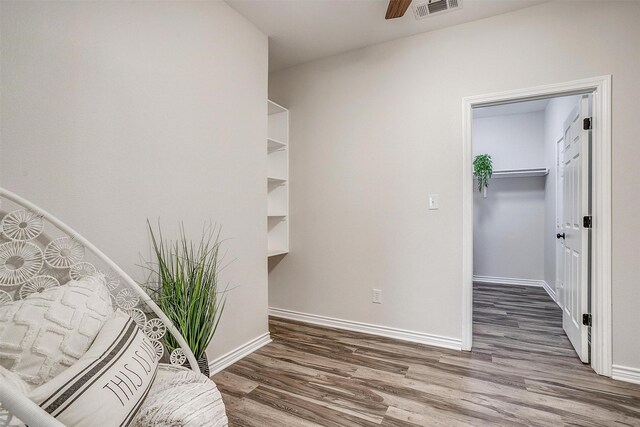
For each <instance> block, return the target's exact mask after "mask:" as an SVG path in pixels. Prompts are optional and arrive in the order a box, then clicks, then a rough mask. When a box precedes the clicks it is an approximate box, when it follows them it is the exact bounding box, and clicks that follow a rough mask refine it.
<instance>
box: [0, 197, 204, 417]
mask: <svg viewBox="0 0 640 427" xmlns="http://www.w3.org/2000/svg"><path fill="white" fill-rule="evenodd" d="M1 199H5V200H9V201H11V202H12V203H14V204H15V205H17V206H18V207H20V208H21V209H24V210H25V211H24V212H23V211H19V212H18V211H15V212H18V213H17V214H16V215H18V216H19V215H20V214H22V215H24V214H29V213H33V214H36V215H37V216H38V217H41V218H42V219H43V220H46V221H47V222H48V223H49V224H51V225H52V226H54V227H55V228H56V229H58V230H59V231H60V232H62V233H63V234H64V235H66V237H69V238H71V240H72V241H73V242H77V243H78V244H80V245H82V246H83V247H84V248H85V249H87V250H89V251H90V252H91V253H92V254H93V256H95V257H96V258H97V259H98V260H99V261H100V262H101V263H103V264H104V265H105V266H106V267H107V268H108V269H111V270H112V271H113V273H114V274H116V275H117V276H118V279H119V282H120V285H116V286H120V288H121V289H120V292H121V293H120V294H118V296H120V299H124V298H125V297H127V296H129V297H131V298H134V299H135V298H136V297H137V298H138V299H139V301H140V302H141V303H144V304H145V305H146V306H147V307H148V308H149V309H151V311H153V314H155V315H156V316H157V320H156V319H150V320H146V316H145V315H144V313H142V312H141V311H140V310H138V312H139V313H141V315H142V317H143V318H144V320H143V322H144V325H141V326H147V325H151V326H154V331H155V330H156V329H157V328H156V326H158V327H161V326H160V325H159V324H158V321H160V322H161V323H162V325H163V326H164V327H165V328H166V330H167V331H168V332H169V333H171V334H172V335H173V337H174V338H175V340H176V341H177V342H178V344H179V345H180V349H176V350H174V351H173V352H172V353H171V357H170V360H171V363H172V364H176V365H181V364H182V363H184V362H185V361H187V362H188V363H189V365H190V367H191V369H192V370H193V371H195V372H200V369H199V367H198V362H197V360H196V358H195V356H194V355H193V353H192V352H191V349H190V348H189V346H188V345H187V342H186V341H185V339H184V337H183V336H182V335H181V334H180V332H179V331H178V329H177V328H176V327H175V326H174V325H173V323H172V322H171V320H169V318H168V317H167V316H166V315H165V314H164V313H163V312H162V310H161V309H160V307H158V305H157V304H156V303H155V302H154V301H153V299H152V298H151V297H150V296H149V295H148V294H147V293H146V292H145V291H144V290H143V289H142V288H141V287H140V286H139V285H138V284H137V283H136V282H135V281H134V280H133V279H132V278H131V277H130V276H129V275H128V274H127V273H125V272H124V271H123V270H122V269H121V268H120V267H119V266H118V265H117V264H116V263H114V262H113V261H112V260H111V259H110V258H109V257H107V256H106V255H105V254H104V253H103V252H102V251H100V249H98V248H97V247H95V246H94V245H93V244H92V243H91V242H89V241H88V240H87V239H85V238H84V237H82V236H81V235H80V234H78V233H76V232H75V231H74V230H73V229H72V228H71V227H69V226H67V225H66V224H65V223H64V222H62V221H61V220H59V219H58V218H56V217H55V216H53V215H52V214H50V213H49V212H47V211H45V210H44V209H41V208H40V207H38V206H36V205H34V204H33V203H31V202H29V201H28V200H25V199H23V198H22V197H20V196H18V195H16V194H14V193H12V192H10V191H8V190H6V189H3V188H0V200H1ZM7 214H8V213H5V215H7ZM15 230H16V234H19V233H22V234H23V235H24V234H27V238H25V239H18V240H29V238H30V236H29V235H28V234H29V233H28V230H27V229H26V228H23V229H15ZM5 234H6V233H5ZM54 242H55V240H52V241H51V242H50V244H52V243H54ZM48 246H49V245H47V247H48ZM45 256H46V255H45ZM79 264H82V263H78V265H79ZM84 264H88V263H84ZM88 266H91V267H93V266H92V265H91V264H88ZM70 267H72V266H70ZM83 267H84V266H83ZM78 270H80V267H79V268H78ZM70 275H71V272H70ZM16 280H18V279H16ZM21 283H22V282H21ZM33 285H34V286H36V285H37V284H33ZM123 285H124V286H123ZM5 286H6V285H5ZM16 286H17V285H16ZM23 286H24V285H23ZM114 289H115V287H114V288H113V289H110V290H114ZM123 289H124V290H126V289H129V290H130V291H133V293H134V294H131V292H130V291H125V292H124V293H122V291H123ZM2 292H4V291H2ZM15 292H16V294H18V291H17V290H16V291H15ZM4 294H6V295H5V297H6V298H8V297H9V296H8V295H9V294H8V293H7V292H4ZM4 294H3V295H4ZM3 295H0V303H1V301H2V297H3ZM134 295H135V297H134ZM112 299H113V300H114V301H115V300H117V299H118V297H116V298H113V296H112ZM136 301H137V300H136ZM118 305H120V306H121V308H125V309H126V308H133V307H127V306H126V304H118ZM135 305H137V304H134V306H135ZM123 306H124V307H123ZM144 329H147V328H144ZM145 332H147V335H148V336H149V333H148V331H145ZM152 339H153V337H152ZM159 339H160V338H158V337H156V340H155V341H154V344H155V345H161V344H160V343H159ZM163 351H164V349H163V348H162V351H160V350H159V356H160V354H162V352H163ZM0 403H2V406H3V407H4V409H6V410H7V411H9V412H10V413H11V414H13V415H14V416H16V417H18V418H19V419H20V420H21V421H22V422H24V423H25V424H27V425H33V426H43V427H60V426H63V424H62V423H60V422H59V421H57V420H56V419H55V418H53V417H52V416H51V415H49V414H48V413H47V412H45V411H44V410H43V409H42V408H40V407H39V406H38V405H36V404H35V403H34V402H32V401H31V400H29V399H28V398H27V397H26V396H25V395H23V394H22V393H20V392H18V391H17V390H13V389H12V388H11V387H10V386H9V385H8V384H7V383H6V381H3V380H2V379H0Z"/></svg>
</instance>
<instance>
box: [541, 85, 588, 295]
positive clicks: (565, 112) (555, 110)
mask: <svg viewBox="0 0 640 427" xmlns="http://www.w3.org/2000/svg"><path fill="white" fill-rule="evenodd" d="M579 100H580V97H579V96H565V97H561V98H553V99H551V100H549V104H547V108H546V109H545V112H544V113H545V115H544V123H545V127H544V147H545V148H544V155H545V159H546V160H545V161H546V163H547V165H555V164H556V162H557V159H556V157H557V153H556V150H557V143H558V140H559V139H560V138H562V136H563V127H564V121H565V119H566V118H567V117H568V116H569V114H570V113H571V110H572V109H573V108H574V107H575V106H576V105H577V104H578V101H579ZM557 180H558V170H557V168H556V167H550V166H549V175H547V179H546V193H545V211H544V253H545V260H544V279H545V281H546V282H547V284H548V285H549V287H550V288H551V289H552V290H553V291H555V292H556V298H561V295H559V294H558V289H557V285H558V284H557V283H556V245H557V239H556V237H555V235H556V233H557V231H558V230H557V227H556V198H557V188H556V186H557Z"/></svg>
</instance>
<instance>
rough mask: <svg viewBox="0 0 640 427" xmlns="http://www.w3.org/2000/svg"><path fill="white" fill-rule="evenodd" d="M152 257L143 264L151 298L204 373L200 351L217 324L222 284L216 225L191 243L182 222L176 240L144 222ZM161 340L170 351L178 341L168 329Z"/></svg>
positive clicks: (221, 308) (222, 302) (223, 300)
mask: <svg viewBox="0 0 640 427" xmlns="http://www.w3.org/2000/svg"><path fill="white" fill-rule="evenodd" d="M147 225H148V227H149V234H150V236H151V243H152V245H153V252H154V255H155V261H154V262H151V263H149V265H150V266H149V269H150V271H151V278H150V283H149V285H150V286H149V287H150V288H151V290H152V292H151V294H152V295H153V299H154V300H155V301H156V303H157V304H158V306H159V307H160V309H162V311H163V312H164V313H165V314H166V315H167V317H169V319H170V320H171V321H172V322H173V324H174V325H175V327H176V328H177V329H178V331H180V333H181V334H182V336H183V337H184V339H185V340H186V342H187V344H188V345H189V348H190V349H191V351H192V352H193V355H194V356H195V358H196V359H198V364H199V365H200V369H201V370H202V371H203V373H205V374H208V373H207V372H205V370H206V371H208V366H207V360H206V352H205V350H206V349H207V347H208V346H209V344H210V343H211V340H212V339H213V336H214V334H215V332H216V330H217V328H218V324H219V323H220V319H221V317H222V313H223V311H224V307H225V303H226V292H227V287H225V288H224V289H221V288H220V285H219V273H220V270H221V266H220V261H221V257H220V246H221V241H220V227H213V226H209V227H205V228H204V229H203V232H202V236H201V237H200V239H199V240H198V241H196V242H193V241H190V240H189V239H187V237H186V234H185V231H184V225H181V227H180V235H179V237H178V239H177V240H175V241H172V240H165V239H164V237H163V235H162V230H161V229H160V226H159V225H158V234H157V236H156V234H155V233H154V232H153V229H152V227H151V224H150V223H149V221H147ZM164 344H165V345H166V347H167V348H168V349H169V351H173V350H174V349H176V348H179V347H180V345H179V344H178V342H177V341H176V340H175V338H174V337H173V336H172V335H171V334H166V335H165V337H164Z"/></svg>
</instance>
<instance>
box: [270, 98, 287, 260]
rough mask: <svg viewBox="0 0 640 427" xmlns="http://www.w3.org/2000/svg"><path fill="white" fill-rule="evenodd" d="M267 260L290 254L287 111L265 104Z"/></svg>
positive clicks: (272, 104)
mask: <svg viewBox="0 0 640 427" xmlns="http://www.w3.org/2000/svg"><path fill="white" fill-rule="evenodd" d="M267 105H268V123H269V125H268V134H267V256H268V257H271V256H277V255H284V254H287V253H288V252H289V221H288V220H289V111H288V110H287V109H286V108H284V107H282V106H280V105H278V104H276V103H275V102H272V101H268V102H267Z"/></svg>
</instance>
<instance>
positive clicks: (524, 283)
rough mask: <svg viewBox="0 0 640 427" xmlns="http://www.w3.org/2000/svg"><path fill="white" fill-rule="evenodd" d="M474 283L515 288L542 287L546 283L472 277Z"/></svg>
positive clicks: (541, 281) (506, 278)
mask: <svg viewBox="0 0 640 427" xmlns="http://www.w3.org/2000/svg"><path fill="white" fill-rule="evenodd" d="M473 281H474V282H476V283H494V284H496V285H516V286H538V287H543V286H544V285H546V284H547V283H546V282H545V281H544V280H536V279H516V278H514V277H494V276H476V275H475V274H474V275H473Z"/></svg>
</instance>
